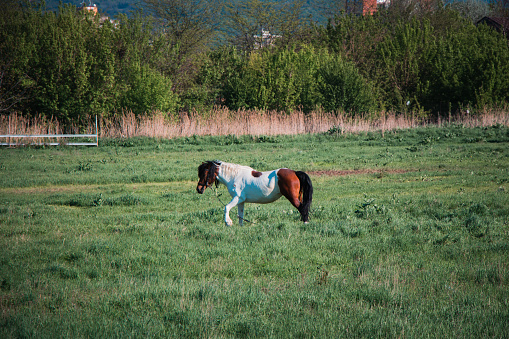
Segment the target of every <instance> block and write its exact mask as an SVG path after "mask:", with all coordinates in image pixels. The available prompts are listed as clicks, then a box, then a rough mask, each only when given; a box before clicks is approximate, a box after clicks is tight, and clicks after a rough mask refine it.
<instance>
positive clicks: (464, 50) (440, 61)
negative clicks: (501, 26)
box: [320, 4, 509, 115]
mask: <svg viewBox="0 0 509 339" xmlns="http://www.w3.org/2000/svg"><path fill="white" fill-rule="evenodd" d="M411 8H412V10H409V7H408V6H406V7H405V6H403V4H399V6H395V7H394V8H391V9H387V10H383V11H380V12H379V13H376V14H375V15H373V16H369V17H358V16H343V17H338V18H336V19H335V22H334V23H333V22H332V21H330V22H329V25H328V26H327V27H326V29H323V30H322V31H321V34H320V36H321V40H320V41H321V42H322V44H323V45H324V46H327V48H328V49H329V50H330V51H331V52H332V53H338V54H340V55H342V56H343V57H344V58H345V59H347V60H351V61H353V62H354V63H355V65H356V66H357V68H358V70H359V72H360V73H361V74H362V75H363V76H364V77H365V78H367V79H369V80H370V83H371V84H372V85H373V91H374V93H375V94H376V97H377V102H378V105H379V107H380V108H384V109H388V110H395V111H399V112H402V113H405V112H407V111H409V110H411V111H414V112H415V111H419V112H421V113H423V114H430V113H431V114H434V115H439V114H449V113H455V112H456V111H457V110H458V109H459V108H460V107H465V106H472V107H479V108H483V107H487V106H500V105H504V104H506V103H507V93H509V85H508V83H507V76H506V74H508V69H507V67H509V59H508V55H509V47H508V44H507V40H506V39H505V37H504V36H503V35H502V34H499V33H497V32H495V31H494V30H492V29H489V28H487V27H475V26H474V25H473V24H472V23H471V21H470V20H466V19H462V18H461V17H460V15H459V13H458V12H457V11H455V10H453V9H452V7H451V6H448V7H445V8H438V9H435V10H433V11H424V12H423V11H420V12H418V11H415V7H411ZM395 13H399V15H401V17H400V18H399V19H398V16H395ZM404 18H406V19H404ZM408 18H410V19H408Z"/></svg>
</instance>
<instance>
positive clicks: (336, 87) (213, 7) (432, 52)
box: [0, 0, 509, 123]
mask: <svg viewBox="0 0 509 339" xmlns="http://www.w3.org/2000/svg"><path fill="white" fill-rule="evenodd" d="M504 1H505V0H504ZM5 2H6V5H5V6H4V10H3V11H2V12H0V55H1V57H0V114H9V113H10V112H19V113H22V114H25V115H30V114H42V115H46V116H53V117H55V118H57V119H59V120H60V121H61V122H63V123H79V122H80V121H86V120H87V119H88V118H89V117H90V115H94V114H102V115H104V116H111V115H114V114H116V113H117V112H119V111H121V110H122V109H128V110H132V111H133V112H135V113H136V114H149V113H150V112H152V111H154V110H160V111H164V112H167V113H168V114H175V113H177V112H178V111H179V110H191V109H195V110H198V111H206V110H208V109H210V108H211V107H213V106H214V105H225V106H227V107H229V108H231V109H239V108H259V109H270V110H280V111H286V112H291V111H292V110H302V111H304V112H310V111H312V110H314V109H318V108H320V109H324V110H327V111H345V112H349V113H351V114H365V113H370V112H373V111H375V110H377V109H378V110H380V109H384V110H393V111H396V112H401V114H407V113H408V112H409V111H412V113H415V112H416V111H418V112H419V113H420V114H422V116H424V115H427V116H428V115H435V116H437V115H440V114H451V113H452V114H454V113H456V112H457V111H458V109H460V108H462V107H466V106H469V107H472V108H486V107H494V106H504V105H507V103H508V102H509V77H507V74H509V44H508V43H507V37H505V36H504V35H502V34H500V33H497V32H496V31H495V30H493V29H491V28H489V27H486V26H483V25H481V26H478V27H476V26H475V25H474V24H473V23H472V20H473V19H472V18H473V17H472V16H471V15H474V12H473V11H471V12H469V11H467V12H465V8H464V6H463V7H462V6H460V5H455V6H453V5H452V4H451V5H447V6H443V5H442V6H440V5H439V3H438V2H436V1H431V2H429V1H428V2H426V1H418V0H415V1H414V0H398V1H396V0H394V1H392V2H391V5H390V6H389V7H387V8H385V9H384V8H380V9H379V11H378V12H377V13H375V14H374V15H367V16H361V15H348V14H344V12H340V13H341V15H340V16H335V17H334V18H333V19H331V20H330V21H329V23H328V25H327V26H325V27H318V26H314V27H313V26H310V25H308V21H307V18H306V17H305V15H304V14H303V13H304V12H303V2H301V1H297V0H295V1H293V0H292V1H288V2H278V1H272V0H266V1H265V0H250V1H245V2H239V1H236V2H232V3H231V5H228V6H227V7H226V8H225V9H224V10H221V8H222V7H221V4H220V3H218V2H205V1H203V0H145V4H146V6H147V8H148V12H149V13H150V14H152V15H153V16H147V15H145V14H144V13H142V12H137V13H133V14H132V15H131V16H125V15H120V16H119V17H118V20H117V21H115V22H110V21H109V20H102V19H101V18H100V16H94V15H93V14H92V13H85V12H83V11H77V10H76V7H75V6H70V5H66V6H61V7H60V8H59V11H58V12H51V11H43V8H44V3H43V2H38V1H25V2H18V1H17V0H5ZM335 3H336V4H340V3H341V1H338V2H335ZM501 3H503V2H501ZM479 8H480V9H481V10H484V9H483V8H481V7H479ZM497 8H498V12H497V13H503V11H501V10H500V8H504V7H503V6H502V7H501V6H498V7H497ZM477 12H478V11H477ZM477 12H475V13H477ZM475 15H477V14H475ZM219 22H222V23H223V27H224V29H223V33H225V32H227V33H229V38H228V39H224V40H223V41H222V43H217V40H216V39H215V37H216V35H215V33H216V29H217V25H218V23H219ZM262 29H263V30H268V31H269V32H270V33H271V34H274V35H277V36H278V37H277V38H276V39H273V40H272V41H266V42H267V43H265V44H261V41H260V40H259V38H260V35H261V30H262ZM257 36H258V37H257ZM257 39H258V40H257Z"/></svg>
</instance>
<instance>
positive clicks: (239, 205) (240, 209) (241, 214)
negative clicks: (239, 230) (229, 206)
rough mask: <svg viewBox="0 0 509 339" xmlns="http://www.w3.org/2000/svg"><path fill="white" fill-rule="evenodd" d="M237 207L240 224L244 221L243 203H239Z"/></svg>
mask: <svg viewBox="0 0 509 339" xmlns="http://www.w3.org/2000/svg"><path fill="white" fill-rule="evenodd" d="M237 207H238V209H239V225H240V226H242V224H243V223H244V203H243V202H241V203H239V204H238V205H237Z"/></svg>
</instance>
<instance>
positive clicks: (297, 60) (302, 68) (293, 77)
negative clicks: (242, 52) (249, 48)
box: [223, 46, 321, 111]
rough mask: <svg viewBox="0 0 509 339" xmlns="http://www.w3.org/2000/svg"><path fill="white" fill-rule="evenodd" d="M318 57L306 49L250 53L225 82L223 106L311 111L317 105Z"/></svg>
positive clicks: (317, 53) (311, 50)
mask: <svg viewBox="0 0 509 339" xmlns="http://www.w3.org/2000/svg"><path fill="white" fill-rule="evenodd" d="M320 58H321V55H320V53H319V52H316V51H315V50H314V49H313V48H312V47H309V46H301V47H300V48H289V49H287V48H279V49H270V48H265V49H262V50H260V51H254V52H251V53H249V54H247V57H246V59H245V61H244V63H243V64H242V66H241V67H239V69H238V72H237V73H236V74H234V75H233V76H232V77H230V78H228V79H227V81H226V82H225V84H224V90H223V95H224V99H225V104H226V105H227V106H228V107H230V108H233V109H238V108H241V107H246V108H260V109H270V110H281V111H290V110H294V109H303V110H304V111H310V110H311V109H314V108H315V105H316V97H315V95H316V85H317V81H316V74H317V66H318V65H319V64H320Z"/></svg>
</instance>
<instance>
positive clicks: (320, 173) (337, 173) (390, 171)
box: [307, 168, 412, 177]
mask: <svg viewBox="0 0 509 339" xmlns="http://www.w3.org/2000/svg"><path fill="white" fill-rule="evenodd" d="M407 172H412V170H405V169H372V168H365V169H358V170H324V171H309V172H307V173H308V174H309V175H314V176H324V175H325V176H330V177H339V176H347V175H358V174H376V173H381V174H400V173H407Z"/></svg>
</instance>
